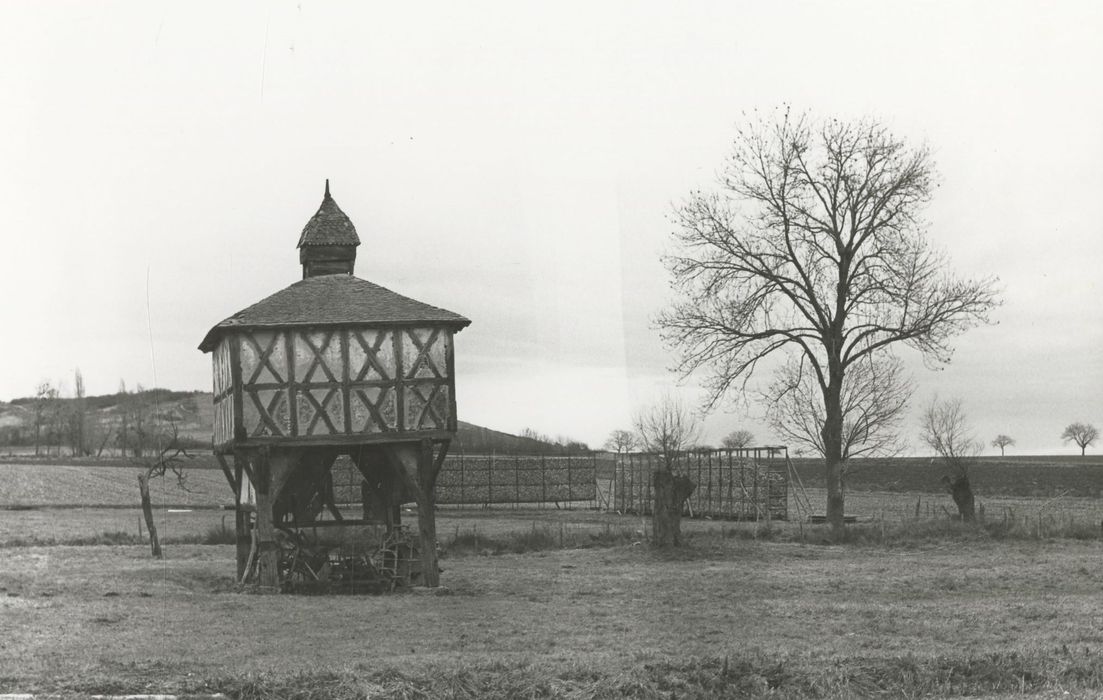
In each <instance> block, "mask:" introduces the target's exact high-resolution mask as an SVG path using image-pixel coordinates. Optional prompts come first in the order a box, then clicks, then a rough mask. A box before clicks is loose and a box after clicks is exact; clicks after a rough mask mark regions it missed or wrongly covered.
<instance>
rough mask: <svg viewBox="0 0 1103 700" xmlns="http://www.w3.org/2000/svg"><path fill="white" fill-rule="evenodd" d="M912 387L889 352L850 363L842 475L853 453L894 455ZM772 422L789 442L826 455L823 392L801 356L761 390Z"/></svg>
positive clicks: (843, 404) (843, 396)
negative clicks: (800, 358)
mask: <svg viewBox="0 0 1103 700" xmlns="http://www.w3.org/2000/svg"><path fill="white" fill-rule="evenodd" d="M913 390H914V386H913V384H912V381H911V379H910V378H909V377H908V376H907V375H906V374H905V373H904V369H903V365H902V364H901V362H900V360H899V359H898V358H897V357H896V356H895V355H892V354H888V353H885V354H883V355H881V356H879V357H867V358H865V359H864V360H863V361H861V362H857V363H855V364H854V365H852V366H851V368H850V371H849V373H848V374H847V375H846V378H845V380H844V381H843V389H842V394H841V397H840V405H841V407H842V412H843V432H842V459H843V475H844V476H845V474H846V468H847V467H848V466H849V461H850V459H851V458H854V457H872V456H882V457H884V456H894V455H897V454H899V453H900V451H901V449H902V448H903V446H904V440H903V439H902V437H901V435H900V428H901V424H902V422H903V418H904V409H905V408H906V407H907V404H908V400H909V399H911V395H912V392H913ZM762 399H763V402H764V403H765V405H766V406H767V408H766V417H767V420H768V421H769V423H770V427H771V428H773V430H774V432H775V433H776V434H777V435H778V436H780V437H781V438H782V439H783V440H785V441H786V443H788V444H791V445H803V446H804V447H807V448H810V451H811V452H814V453H815V454H818V455H820V456H821V457H823V456H824V455H825V454H826V449H825V447H824V442H823V423H824V420H826V410H825V408H824V403H823V393H822V392H821V391H820V389H819V386H818V385H817V383H816V381H815V377H814V376H813V373H812V372H811V370H809V369H808V368H807V367H806V366H805V363H804V361H803V359H802V360H793V359H790V360H789V361H788V362H786V363H785V364H783V365H781V366H780V367H778V369H777V370H776V371H775V373H774V379H773V382H772V383H771V384H770V386H769V387H768V388H767V390H766V391H765V392H763V395H762Z"/></svg>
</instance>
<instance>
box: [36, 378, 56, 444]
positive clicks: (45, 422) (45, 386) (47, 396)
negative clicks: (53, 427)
mask: <svg viewBox="0 0 1103 700" xmlns="http://www.w3.org/2000/svg"><path fill="white" fill-rule="evenodd" d="M56 401H57V389H55V388H54V385H53V384H51V383H50V382H49V381H43V382H39V384H38V386H37V387H35V391H34V403H33V404H32V410H33V411H34V453H35V455H36V456H37V455H38V454H39V447H40V445H41V443H42V440H43V438H46V439H47V448H46V452H47V454H49V452H50V449H49V440H48V438H49V432H50V413H51V410H52V407H53V404H54V403H55V402H56Z"/></svg>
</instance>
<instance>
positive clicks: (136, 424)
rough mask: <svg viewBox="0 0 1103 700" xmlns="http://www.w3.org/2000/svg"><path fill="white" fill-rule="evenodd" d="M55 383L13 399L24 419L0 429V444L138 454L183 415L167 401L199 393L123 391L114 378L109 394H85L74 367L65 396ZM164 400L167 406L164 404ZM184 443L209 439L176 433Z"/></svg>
mask: <svg viewBox="0 0 1103 700" xmlns="http://www.w3.org/2000/svg"><path fill="white" fill-rule="evenodd" d="M65 393H66V391H65V388H64V387H63V386H62V385H61V384H60V383H55V382H51V381H42V382H40V383H39V384H38V386H37V387H35V393H34V395H33V396H29V397H22V398H18V399H14V400H12V401H11V402H10V403H11V405H12V406H19V407H22V408H23V409H24V410H25V411H27V412H28V413H29V416H28V420H27V421H25V422H23V423H22V424H20V425H17V426H5V428H4V429H3V430H0V445H4V446H12V447H15V446H19V447H33V448H34V454H35V455H37V456H44V457H50V456H54V457H60V456H62V455H63V454H64V455H69V456H75V457H102V456H105V455H113V456H130V457H143V456H146V455H147V454H149V453H151V452H155V451H157V450H158V449H160V448H159V445H160V444H161V443H164V442H165V440H166V436H167V435H169V432H171V431H170V430H169V426H172V425H176V424H178V423H180V422H182V421H183V419H184V416H183V415H180V412H179V411H178V410H176V409H175V408H173V407H172V404H173V403H179V402H181V401H185V400H187V399H192V400H193V405H192V406H191V408H192V409H195V408H196V407H195V406H194V397H196V396H197V395H200V394H202V392H199V391H190V392H185V391H172V390H169V389H145V388H143V387H142V385H141V384H139V385H137V387H136V389H135V391H128V390H127V388H126V383H125V382H120V383H119V390H118V391H117V392H116V393H114V394H106V395H103V396H87V393H86V389H85V383H84V376H83V375H82V373H81V371H80V369H79V368H78V369H77V370H75V371H74V373H73V392H72V395H71V396H65V395H64V394H65ZM166 404H168V408H166ZM176 442H177V443H179V444H185V445H187V446H188V447H208V446H209V441H204V440H196V439H188V438H177V439H176Z"/></svg>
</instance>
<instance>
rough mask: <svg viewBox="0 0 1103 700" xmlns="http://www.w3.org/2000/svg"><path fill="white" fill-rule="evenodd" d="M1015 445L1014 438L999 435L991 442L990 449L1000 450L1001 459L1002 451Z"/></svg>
mask: <svg viewBox="0 0 1103 700" xmlns="http://www.w3.org/2000/svg"><path fill="white" fill-rule="evenodd" d="M1014 444H1015V438H1013V437H1011V436H1010V435H1004V434H1003V433H1000V434H999V435H997V436H996V439H995V440H993V441H992V447H998V448H1000V457H1003V450H1004V448H1005V447H1011V446H1012V445H1014Z"/></svg>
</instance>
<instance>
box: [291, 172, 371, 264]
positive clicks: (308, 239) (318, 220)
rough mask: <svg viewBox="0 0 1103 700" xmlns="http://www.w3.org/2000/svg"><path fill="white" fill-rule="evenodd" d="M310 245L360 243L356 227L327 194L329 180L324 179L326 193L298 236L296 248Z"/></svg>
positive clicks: (353, 244) (354, 244)
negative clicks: (301, 233)
mask: <svg viewBox="0 0 1103 700" xmlns="http://www.w3.org/2000/svg"><path fill="white" fill-rule="evenodd" d="M311 245H351V246H357V245H360V237H359V236H357V235H356V227H355V226H353V225H352V221H351V220H350V219H349V217H348V216H346V215H345V212H343V211H341V207H339V206H337V202H336V201H335V200H334V199H333V197H331V196H330V195H329V180H326V193H325V196H324V197H323V198H322V205H321V206H320V207H318V211H317V213H315V214H314V216H312V217H310V221H308V222H306V226H304V227H303V235H301V236H299V245H298V246H296V247H298V248H302V247H303V246H311Z"/></svg>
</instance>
